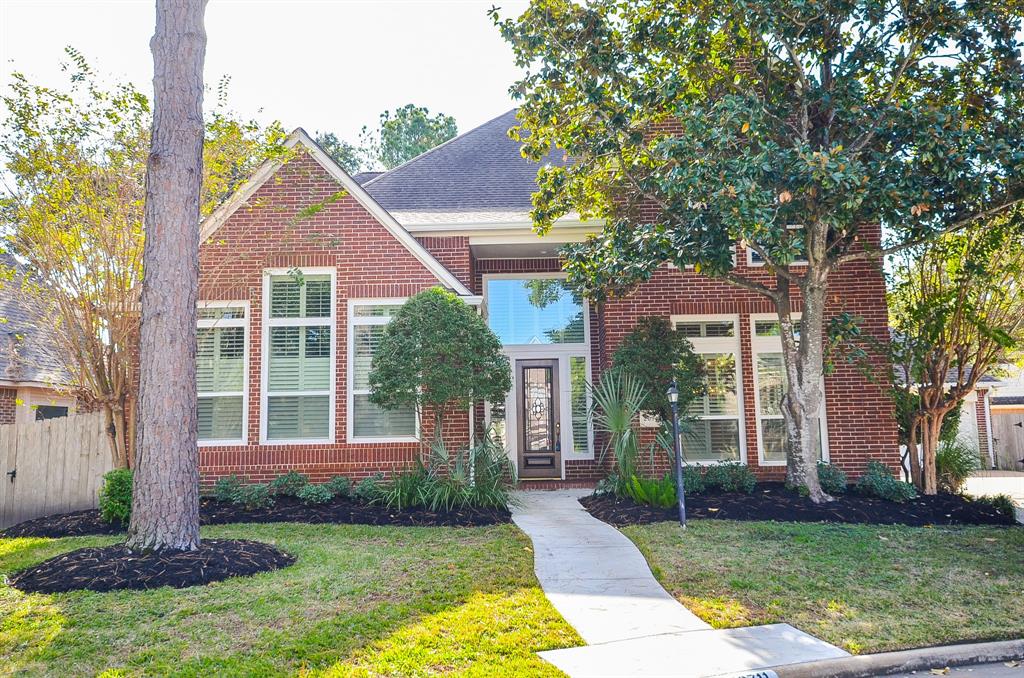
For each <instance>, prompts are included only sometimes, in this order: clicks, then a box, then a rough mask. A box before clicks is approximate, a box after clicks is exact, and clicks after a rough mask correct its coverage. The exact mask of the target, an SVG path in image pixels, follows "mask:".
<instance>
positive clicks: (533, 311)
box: [487, 276, 586, 346]
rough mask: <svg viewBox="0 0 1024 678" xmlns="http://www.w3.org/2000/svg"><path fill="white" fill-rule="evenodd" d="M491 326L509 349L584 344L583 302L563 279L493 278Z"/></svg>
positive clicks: (490, 286) (489, 285)
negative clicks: (529, 346)
mask: <svg viewBox="0 0 1024 678" xmlns="http://www.w3.org/2000/svg"><path fill="white" fill-rule="evenodd" d="M487 322H488V324H489V325H490V327H491V330H493V331H494V333H495V334H496V335H497V336H498V338H499V339H501V343H502V344H504V345H506V346H509V345H532V344H582V343H584V342H585V341H586V317H585V307H584V304H583V300H582V299H581V298H580V296H579V295H578V294H575V293H574V292H573V291H572V290H570V289H569V287H568V284H567V283H566V282H565V280H564V279H563V278H551V277H546V278H528V277H525V276H524V277H522V278H503V277H502V278H490V279H488V280H487Z"/></svg>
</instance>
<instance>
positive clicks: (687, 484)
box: [683, 466, 707, 494]
mask: <svg viewBox="0 0 1024 678" xmlns="http://www.w3.org/2000/svg"><path fill="white" fill-rule="evenodd" d="M705 490H707V483H705V482H704V473H702V472H701V469H700V467H699V466H684V467H683V492H685V493H686V494H703V493H704V491H705Z"/></svg>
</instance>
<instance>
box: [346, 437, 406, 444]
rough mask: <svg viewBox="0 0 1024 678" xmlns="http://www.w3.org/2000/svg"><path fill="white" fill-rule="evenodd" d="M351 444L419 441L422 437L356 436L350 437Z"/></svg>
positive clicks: (349, 442)
mask: <svg viewBox="0 0 1024 678" xmlns="http://www.w3.org/2000/svg"><path fill="white" fill-rule="evenodd" d="M347 442H348V444H349V445H367V444H377V443H419V442H420V439H419V438H417V437H416V436H397V437H394V438H363V437H356V436H349V437H348V441H347Z"/></svg>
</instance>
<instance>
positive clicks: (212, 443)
mask: <svg viewBox="0 0 1024 678" xmlns="http://www.w3.org/2000/svg"><path fill="white" fill-rule="evenodd" d="M248 444H249V443H248V441H245V440H237V439H236V440H200V441H198V445H199V447H245V446H246V445H248Z"/></svg>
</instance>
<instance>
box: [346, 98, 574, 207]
mask: <svg viewBox="0 0 1024 678" xmlns="http://www.w3.org/2000/svg"><path fill="white" fill-rule="evenodd" d="M516 124H517V120H516V111H515V109H513V110H511V111H509V112H508V113H505V114H504V115H501V116H499V117H497V118H495V119H494V120H491V121H490V122H485V123H484V124H483V125H480V126H479V127H477V128H475V129H472V130H470V131H468V132H465V133H464V134H461V135H459V136H457V137H455V138H454V139H451V140H450V141H446V142H445V143H443V144H441V145H440V146H436V147H435V148H432V149H431V150H429V151H427V152H426V153H423V154H421V155H419V156H417V157H415V158H413V159H412V160H409V161H408V162H406V163H405V164H402V165H399V166H398V167H396V168H394V169H393V170H390V171H388V172H385V173H384V174H382V175H380V176H379V177H377V178H376V179H373V180H371V181H369V182H367V183H366V185H365V188H366V191H367V193H369V194H370V195H371V196H373V198H374V199H375V200H376V201H377V202H379V203H380V204H381V206H382V207H384V209H386V210H388V211H403V210H406V211H430V210H436V211H443V212H448V211H450V212H457V211H467V212H468V211H487V210H490V211H501V210H509V211H514V210H519V211H526V210H529V209H530V207H531V204H530V196H531V195H532V194H533V192H534V191H535V190H536V189H537V170H538V169H539V168H540V166H541V165H539V164H537V163H535V162H531V161H529V160H526V159H525V158H523V156H522V153H520V147H521V144H520V143H519V142H518V141H513V140H512V139H509V137H508V130H509V128H511V127H514V126H515V125H516ZM545 163H550V164H556V165H561V164H564V154H562V153H561V152H560V151H557V150H553V151H552V152H551V153H550V154H548V156H547V158H545Z"/></svg>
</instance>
